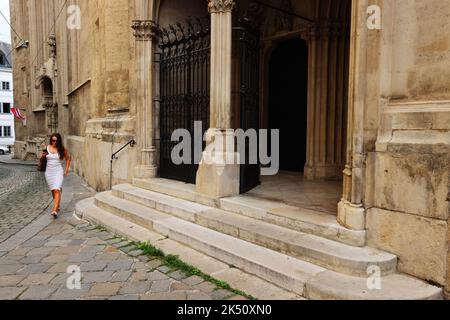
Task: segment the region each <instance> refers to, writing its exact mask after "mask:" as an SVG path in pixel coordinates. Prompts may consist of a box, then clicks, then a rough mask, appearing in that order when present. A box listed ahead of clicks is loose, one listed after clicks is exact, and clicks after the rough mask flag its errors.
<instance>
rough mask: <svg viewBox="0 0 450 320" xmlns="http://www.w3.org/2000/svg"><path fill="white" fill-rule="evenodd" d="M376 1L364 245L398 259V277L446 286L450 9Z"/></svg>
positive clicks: (402, 1)
mask: <svg viewBox="0 0 450 320" xmlns="http://www.w3.org/2000/svg"><path fill="white" fill-rule="evenodd" d="M378 3H379V4H380V5H381V6H382V7H383V29H382V30H381V32H380V31H373V32H372V37H373V36H374V35H375V33H376V32H378V37H379V38H378V42H376V43H378V45H379V50H376V52H378V53H379V56H378V58H376V59H374V60H370V61H369V68H370V70H371V72H372V74H374V75H377V78H378V80H376V81H375V83H377V85H376V86H377V87H378V88H379V89H378V90H375V92H376V94H377V96H378V98H377V99H373V98H371V99H368V100H366V113H367V114H368V115H370V114H375V110H379V113H378V114H379V121H377V122H378V124H379V127H378V138H377V141H376V143H375V145H373V144H372V143H370V142H369V141H370V139H371V138H370V136H368V134H367V133H368V132H369V131H370V130H371V129H370V128H373V123H374V121H371V120H375V118H374V117H371V116H368V117H366V123H365V127H366V128H369V130H366V139H365V141H366V143H365V148H366V151H367V155H366V161H365V165H366V175H365V178H366V180H365V208H366V209H367V222H366V227H367V230H368V244H369V245H370V246H373V247H378V248H380V249H383V250H386V251H389V252H392V253H394V254H396V255H397V256H398V257H399V270H400V271H402V272H405V273H407V274H411V275H413V276H416V277H419V278H422V279H425V280H427V281H430V282H432V283H435V284H438V285H440V286H443V287H445V286H447V287H448V286H449V284H450V277H449V267H450V264H449V258H448V257H449V223H448V221H449V201H448V193H449V167H450V156H449V155H450V101H449V98H450V94H449V90H448V88H449V87H450V83H448V77H447V76H445V72H443V70H448V69H449V67H450V62H449V61H450V60H449V59H448V55H449V51H448V47H447V46H448V45H449V44H450V35H449V34H444V33H442V32H440V31H439V30H442V29H441V28H442V27H444V26H446V25H447V26H448V25H449V23H450V22H449V21H448V18H446V17H448V15H449V14H450V4H448V3H446V2H443V1H426V0H421V1H416V2H414V3H412V2H411V1H407V0H397V1H378ZM372 40H373V38H372ZM374 48H376V45H373V44H369V45H368V46H367V49H368V50H372V52H375V51H374V50H373V49H374ZM369 56H370V55H369ZM444 78H445V79H444ZM372 80H374V79H372ZM373 92H374V90H372V91H371V93H370V95H369V94H367V98H369V97H373ZM372 132H373V131H372ZM371 136H373V135H371Z"/></svg>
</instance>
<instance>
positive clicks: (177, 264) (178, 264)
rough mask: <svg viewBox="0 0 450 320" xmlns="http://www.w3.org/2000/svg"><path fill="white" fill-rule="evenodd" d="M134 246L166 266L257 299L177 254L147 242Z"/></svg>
mask: <svg viewBox="0 0 450 320" xmlns="http://www.w3.org/2000/svg"><path fill="white" fill-rule="evenodd" d="M136 247H137V248H138V249H139V250H141V251H142V252H144V253H145V254H146V255H149V256H152V257H155V258H158V259H159V260H161V262H162V263H163V264H164V265H166V266H167V267H170V268H172V269H178V270H180V271H183V272H184V273H185V274H186V275H188V276H198V277H200V278H202V279H204V280H205V281H208V282H211V283H213V284H214V285H215V286H216V287H218V288H221V289H225V290H228V291H231V292H233V293H234V294H237V295H240V296H243V297H245V298H247V299H250V300H257V299H256V298H255V297H252V296H251V295H249V294H247V293H245V292H243V291H240V290H237V289H234V288H232V287H231V286H230V285H229V284H228V283H226V282H225V281H220V280H218V279H215V278H213V277H211V276H210V275H207V274H206V273H204V272H202V271H201V270H199V269H198V268H195V267H193V266H191V265H189V264H187V263H186V262H183V261H182V260H180V259H179V258H178V256H174V255H166V254H164V252H162V251H161V250H159V249H158V248H155V247H154V246H152V245H151V244H150V243H148V242H147V243H138V244H136Z"/></svg>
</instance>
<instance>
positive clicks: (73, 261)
mask: <svg viewBox="0 0 450 320" xmlns="http://www.w3.org/2000/svg"><path fill="white" fill-rule="evenodd" d="M0 186H1V187H0V200H1V201H0V203H1V209H0V212H1V213H0V226H1V229H0V232H1V240H0V300H4V299H10V300H13V299H21V300H22V299H127V300H138V299H142V300H145V299H149V300H213V299H215V300H222V299H244V298H243V297H241V296H238V295H236V294H235V293H233V292H232V291H228V290H224V289H220V288H216V286H215V285H214V284H212V283H211V282H208V281H204V279H202V278H200V277H198V276H188V275H186V274H184V273H183V272H181V271H180V270H176V269H171V268H169V267H167V266H165V265H163V263H162V262H161V260H159V259H157V258H155V257H150V256H147V255H143V252H142V251H140V250H137V248H136V247H135V245H133V244H131V243H130V242H128V241H126V240H124V239H121V238H118V237H115V236H114V235H113V234H111V233H109V232H106V231H104V230H101V229H99V228H97V227H96V226H92V225H89V224H86V223H84V222H82V221H79V220H77V219H75V218H74V216H73V212H74V207H75V204H76V202H77V201H79V200H81V199H83V198H87V197H90V196H92V195H93V193H94V192H93V191H92V190H90V189H89V188H87V187H86V186H85V185H84V184H83V182H82V181H81V179H80V178H78V177H76V176H74V175H70V176H69V177H68V178H67V179H66V181H65V184H64V188H63V189H64V193H63V203H62V208H64V209H63V214H62V215H61V217H60V218H59V219H58V220H56V221H55V220H52V218H51V217H50V215H49V212H48V209H46V208H47V207H48V206H49V204H50V200H51V196H50V193H49V192H48V190H47V186H46V183H45V179H43V176H42V175H41V174H39V173H36V171H35V168H33V167H25V166H17V165H4V164H0ZM43 211H44V213H43V214H42V212H43ZM68 267H75V268H77V267H78V268H80V270H81V289H73V290H71V289H68V287H67V279H68V278H69V277H70V276H71V275H72V274H69V273H68Z"/></svg>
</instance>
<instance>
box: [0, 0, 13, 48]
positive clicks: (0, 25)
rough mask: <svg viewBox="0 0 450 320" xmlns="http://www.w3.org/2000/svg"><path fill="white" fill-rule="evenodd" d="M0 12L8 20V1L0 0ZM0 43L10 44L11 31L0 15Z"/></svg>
mask: <svg viewBox="0 0 450 320" xmlns="http://www.w3.org/2000/svg"><path fill="white" fill-rule="evenodd" d="M0 11H1V12H2V13H3V14H4V15H5V17H6V18H7V19H8V20H10V19H9V0H0ZM0 41H4V42H8V43H11V29H10V27H9V25H8V23H7V22H6V21H5V19H4V18H3V17H2V16H1V15H0Z"/></svg>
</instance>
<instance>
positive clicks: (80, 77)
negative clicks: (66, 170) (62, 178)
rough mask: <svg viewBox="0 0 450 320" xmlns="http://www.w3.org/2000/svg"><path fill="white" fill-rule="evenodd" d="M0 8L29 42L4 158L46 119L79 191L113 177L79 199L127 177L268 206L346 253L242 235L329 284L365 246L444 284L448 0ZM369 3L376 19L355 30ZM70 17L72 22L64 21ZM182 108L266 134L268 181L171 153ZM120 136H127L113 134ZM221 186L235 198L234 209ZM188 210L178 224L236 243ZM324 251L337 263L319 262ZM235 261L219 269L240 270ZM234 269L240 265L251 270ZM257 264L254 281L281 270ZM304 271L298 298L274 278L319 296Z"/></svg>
mask: <svg viewBox="0 0 450 320" xmlns="http://www.w3.org/2000/svg"><path fill="white" fill-rule="evenodd" d="M10 3H11V20H12V24H13V27H14V28H15V30H16V31H17V32H18V34H20V35H21V36H22V38H24V39H28V40H29V47H28V48H19V49H16V50H15V51H14V53H13V59H14V83H15V87H14V96H15V102H14V104H15V107H18V108H20V109H21V110H22V113H24V114H26V115H27V119H28V121H27V125H26V127H24V126H23V125H22V124H21V123H20V124H19V123H16V140H17V142H16V145H15V149H14V151H15V156H16V157H18V158H22V159H30V158H33V157H36V155H37V154H38V150H39V149H40V148H42V146H43V145H44V144H45V143H46V139H47V137H48V135H49V134H51V133H52V132H56V131H57V132H60V133H61V134H62V135H63V136H64V139H65V143H66V145H67V147H68V148H69V149H70V151H71V153H72V155H73V160H74V161H73V169H74V171H75V172H76V173H77V174H79V175H80V176H82V177H84V178H85V179H86V181H87V182H88V183H89V184H90V185H91V186H92V187H94V188H96V189H97V190H98V191H104V190H109V189H110V184H111V185H112V186H124V185H126V186H129V187H128V189H127V188H125V189H124V188H122V189H121V188H120V187H119V188H116V189H114V188H113V191H112V193H105V194H102V195H101V196H100V198H96V199H95V201H94V202H92V203H91V204H90V205H91V206H97V207H98V208H100V209H101V210H105V211H109V212H115V211H114V210H113V209H114V208H111V207H110V206H111V203H113V202H114V201H110V204H107V203H106V202H107V201H106V200H105V199H106V198H105V197H107V196H116V197H119V198H121V201H123V199H127V198H126V192H128V191H129V192H131V191H130V190H131V189H130V188H137V189H142V190H147V191H148V190H150V191H151V192H159V193H162V194H165V195H166V196H171V197H174V198H176V199H182V200H183V201H190V202H194V203H196V204H198V205H201V206H208V207H213V208H215V209H216V210H222V211H226V212H228V211H230V212H231V211H233V212H234V213H233V214H237V213H239V214H244V215H247V218H252V219H257V220H258V223H259V221H260V220H264V219H265V218H267V217H268V215H267V214H275V213H274V212H275V211H276V210H275V207H276V205H275V204H274V203H279V205H280V206H282V207H283V206H287V207H283V208H284V209H283V210H284V211H283V210H281V211H283V213H280V212H281V211H280V212H278V214H279V215H278V216H277V217H278V218H273V219H269V218H267V219H266V220H264V223H266V224H268V225H265V226H266V227H270V225H275V226H274V228H275V227H276V228H278V227H286V230H290V231H292V230H295V231H299V232H300V231H301V232H302V234H312V235H313V236H314V237H316V238H314V239H315V240H314V241H316V239H318V238H321V237H323V238H325V239H326V241H333V243H328V242H327V243H326V244H324V246H330V248H331V247H333V246H334V245H335V243H345V248H344V247H342V248H341V247H337V248H338V249H336V251H339V250H341V249H342V250H343V252H345V253H343V254H342V256H339V257H338V258H336V257H335V256H334V254H336V255H337V254H338V253H336V252H335V253H329V255H328V256H327V257H328V258H324V256H320V257H319V254H316V255H315V254H305V253H304V252H302V253H298V252H297V253H292V252H291V251H295V250H294V249H292V250H287V249H284V248H285V247H283V245H279V246H277V244H276V243H278V242H277V241H281V240H280V239H277V241H275V240H273V239H272V240H273V241H272V240H270V241H269V240H267V241H264V240H261V238H258V237H257V236H255V237H254V238H251V239H240V241H241V240H245V241H247V242H249V243H251V244H253V245H258V246H261V247H264V248H268V249H270V250H274V251H278V252H281V253H282V254H283V255H287V256H294V257H297V258H299V259H302V260H305V261H307V262H308V263H312V264H314V265H318V266H320V267H321V268H325V270H330V272H337V273H338V274H341V273H342V274H344V275H343V276H342V277H343V278H342V279H344V278H345V277H347V276H349V275H350V276H355V277H358V279H363V277H364V275H365V272H364V270H363V271H361V270H359V269H358V268H357V267H356V265H358V266H361V265H364V263H366V262H368V260H370V259H369V258H367V259H368V260H367V259H366V260H364V258H361V260H358V258H355V259H356V260H358V263H359V264H358V263H356V262H355V261H353V260H352V261H353V262H352V263H356V264H355V265H354V264H351V263H350V262H349V261H350V260H351V259H350V258H348V257H347V258H348V259H347V260H345V259H344V258H343V257H345V256H346V254H349V255H350V253H349V252H353V251H352V250H353V249H352V248H356V249H354V250H363V249H364V250H369V251H370V250H372V249H373V250H377V252H378V253H380V257H381V256H382V255H383V254H384V253H387V254H390V255H394V256H395V265H394V266H392V265H390V266H388V265H389V263H390V262H389V263H388V262H386V261H385V260H383V261H384V264H383V263H381V262H379V261H378V262H374V264H375V265H377V263H379V266H380V268H381V270H382V271H381V272H382V274H383V276H386V277H389V276H390V275H391V274H401V275H407V276H412V277H413V278H415V279H417V280H418V281H424V282H423V283H424V285H429V286H432V287H438V288H439V290H440V289H442V292H441V293H442V294H443V296H446V295H447V294H448V293H449V292H450V251H449V250H450V249H449V248H450V247H449V244H450V227H449V222H450V220H449V194H450V193H449V190H450V189H449V187H450V182H449V178H450V174H449V161H450V156H449V154H450V153H449V144H450V75H449V74H447V73H449V72H450V71H448V70H449V66H450V50H449V45H450V33H448V32H446V30H447V29H449V28H450V21H448V15H449V14H450V3H449V2H448V1H442V0H418V1H414V2H411V1H408V0H372V1H370V0H339V1H336V0H333V1H331V0H307V1H298V0H264V1H251V0H237V1H232V0H209V1H206V0H190V1H184V0H115V1H108V0H95V1H94V0H92V1H91V0H90V1H83V0H72V1H68V2H67V1H64V0H12V1H10ZM72 5H74V7H71V9H73V10H71V9H69V6H72ZM374 6H375V7H374ZM368 8H372V9H373V8H375V9H374V10H375V11H371V10H368ZM376 8H379V9H381V11H380V19H381V20H380V22H381V28H370V27H369V26H368V19H370V18H371V15H373V14H375V15H376V13H377V11H376ZM68 9H69V11H68ZM78 13H79V14H80V15H79V17H80V21H78V22H80V24H79V25H76V24H75V25H73V26H72V27H70V26H69V24H70V22H71V19H75V20H73V21H77V20H76V19H77V14H78ZM73 21H72V22H73ZM19 40H20V39H18V38H14V39H13V42H14V43H17V42H18V41H19ZM194 121H202V124H203V128H202V132H201V133H204V134H206V136H207V137H209V139H210V142H209V143H211V141H214V140H216V139H219V138H224V137H228V136H230V135H232V134H233V132H234V131H233V130H235V129H238V128H242V129H245V130H246V129H250V128H255V129H280V169H281V173H280V174H279V177H280V176H281V177H282V178H280V179H279V180H277V179H276V178H270V177H261V176H260V167H259V165H256V166H255V165H238V164H222V163H213V164H208V163H206V162H205V161H202V162H200V164H199V165H195V164H193V165H182V166H176V165H174V164H173V163H171V161H170V151H171V149H172V148H173V146H174V144H173V142H172V141H170V135H171V133H172V132H173V131H174V130H175V129H177V128H184V129H186V130H187V131H189V132H193V131H194V130H193V122H194ZM132 140H134V141H135V144H133V143H132V144H131V145H128V144H127V143H129V142H130V141H132ZM123 146H126V147H125V148H124V149H123V150H122V151H121V152H120V153H118V154H117V156H118V159H114V160H113V161H112V162H111V155H112V153H114V152H115V151H117V150H119V149H120V148H121V147H123ZM229 153H231V154H232V155H231V157H234V156H235V154H234V153H235V151H234V150H230V149H228V146H227V147H226V148H225V149H224V150H223V156H224V157H226V156H227V154H229ZM206 156H208V151H207V150H206V151H205V152H204V153H203V159H204V158H205V157H206ZM111 163H112V166H111ZM290 173H295V174H290ZM271 179H272V180H271ZM170 181H174V186H176V187H173V186H172V185H170ZM176 181H177V183H178V184H176V183H175V182H176ZM169 185H170V188H169V187H168V186H169ZM335 186H337V187H335ZM177 188H178V189H177ZM169 189H170V190H171V191H170V190H169ZM175 189H177V190H175ZM279 189H282V190H285V191H286V192H278V191H277V190H279ZM127 190H128V191H127ZM186 190H187V191H186ZM321 190H328V191H323V192H322V191H321ZM281 193H284V194H281ZM302 193H305V194H306V193H307V194H308V197H306V196H305V197H303V198H302V197H301V194H302ZM140 194H141V195H142V194H144V193H140ZM290 195H292V197H291V196H290ZM102 197H104V198H102ZM136 197H137V196H135V197H134V198H133V199H134V200H135V201H136ZM289 197H290V198H289ZM249 198H251V199H249ZM223 199H231V200H233V199H234V200H236V199H237V200H236V202H234V203H233V205H234V207H233V208H234V209H233V210H232V208H231V207H232V206H231V204H230V203H231V200H230V201H228V200H225V201H222V200H223ZM293 199H294V200H293ZM128 200H130V201H131V196H130V198H129V199H128ZM141 200H142V199H141ZM234 200H233V201H234ZM238 200H239V201H240V202H239V201H238ZM244 200H246V201H247V200H248V201H249V202H248V203H245V204H244V202H243V201H244ZM102 201H103V202H104V203H103V202H102ZM180 201H181V200H180ZM227 201H228V202H227ZM258 201H271V206H273V208H272V207H271V209H270V210H269V209H267V211H264V217H262V216H261V215H258V217H256V216H255V215H256V214H255V215H253V216H252V215H251V214H250V213H249V212H250V211H251V210H250V209H249V208H250V204H249V203H251V204H252V206H253V205H255V206H258V205H261V206H263V204H262V202H261V203H259V202H258ZM308 201H309V202H308ZM102 203H103V204H102ZM236 203H238V204H239V205H240V206H241V207H238V208H237V207H236V206H237V205H236ZM324 203H328V204H329V205H326V206H325V205H324ZM143 204H144V202H143V200H142V201H141V202H140V205H143ZM225 204H228V207H227V206H226V205H225ZM265 204H266V205H267V204H268V202H265ZM245 206H247V207H245ZM86 208H87V207H86ZM156 208H158V207H157V206H156ZM245 208H247V209H245ZM258 208H259V209H261V207H258ZM252 209H253V210H256V209H255V208H254V207H252ZM86 210H87V211H86V212H87V213H85V214H86V216H87V217H89V209H86ZM92 210H93V211H92V212H96V211H95V210H94V209H92ZM205 210H206V209H205ZM249 210H250V211H249ZM264 210H266V209H264ZM289 210H291V211H290V212H291V213H290V215H289V214H288V213H287V211H289ZM292 210H293V211H294V212H299V215H298V216H295V214H293V213H292ZM302 210H303V211H302ZM304 210H308V215H309V216H308V217H310V218H308V219H309V220H308V219H307V218H306V217H305V216H304V215H305V211H304ZM81 211H83V210H81ZM116 211H117V210H116ZM159 211H164V210H162V209H161V210H159ZM169 211H170V210H169ZM172 211H174V210H172ZM252 212H256V211H252ZM258 212H259V213H260V212H262V211H258ZM314 212H317V217H318V220H320V219H321V218H320V217H323V215H324V214H326V217H324V218H323V219H325V220H326V221H329V220H327V219H329V218H330V217H332V220H333V221H332V223H330V224H324V223H323V222H320V221H319V222H317V219H315V218H314ZM166 213H173V212H166ZM215 214H218V213H217V212H215ZM81 215H83V212H81ZM92 215H94V213H92ZM293 215H294V217H293ZM211 216H213V215H211ZM249 216H250V217H249ZM124 217H125V216H122V218H124ZM280 217H281V218H280ZM311 217H312V218H311ZM289 219H291V220H289ZM94 220H95V219H94ZM100 220H101V219H100V218H98V219H97V220H96V221H97V222H98V221H100ZM188 220H189V219H188ZM225 220H226V219H225ZM288 220H289V221H291V222H292V221H293V222H292V224H290V223H288V222H286V221H288ZM325 220H324V221H325ZM199 221H200V220H199ZM199 221H197V220H195V219H194V221H190V222H191V223H197V224H200V225H202V224H203V227H208V228H210V229H213V230H215V231H216V232H219V231H220V232H222V233H225V234H228V235H231V236H234V237H237V238H239V236H235V235H234V234H230V233H229V232H227V231H224V230H219V229H220V227H219V226H216V227H214V226H213V224H212V222H211V223H205V222H204V220H202V221H203V222H199ZM236 221H237V220H236ZM281 221H285V222H281ZM230 223H231V222H230ZM236 223H237V222H236ZM106 224H107V223H106ZM205 224H208V225H205ZM231 224H232V223H231ZM294 225H295V226H294ZM304 225H310V226H312V227H311V228H309V227H308V228H306V227H305V228H304V227H303V226H304ZM164 230H166V229H164ZM277 230H278V229H277ZM333 230H337V231H336V232H337V234H336V235H331V233H333V232H334V231H333ZM254 232H255V234H259V233H258V230H256V231H254ZM286 232H288V231H286ZM286 234H287V233H286ZM346 235H347V236H348V238H345V237H346ZM261 236H263V235H261ZM344 238H345V239H344ZM180 241H181V240H180ZM186 241H187V240H186ZM283 241H284V240H283ZM181 242H183V241H181ZM268 242H270V244H267V243H268ZM282 243H285V242H282ZM187 245H189V246H191V247H193V248H194V249H197V248H196V246H195V245H194V244H192V243H187ZM336 245H337V244H336ZM211 246H212V245H211ZM300 246H303V247H304V246H306V245H305V244H301V245H300ZM303 247H302V248H303ZM350 247H351V248H350ZM289 248H290V247H289ZM307 249H308V250H309V249H310V251H311V252H316V251H314V250H317V248H316V249H314V250H313V249H311V248H310V247H308V248H307ZM199 250H200V251H202V250H203V251H207V249H199ZM308 250H306V251H308ZM324 250H325V249H324ZM319 251H320V250H319ZM325 251H326V250H325ZM331 251H332V250H330V252H331ZM214 252H217V251H214ZM308 252H309V251H308ZM355 252H356V251H355ZM204 253H206V254H208V255H211V256H214V253H210V252H204ZM322 253H323V252H322ZM366 253H367V252H366V251H364V252H363V251H361V252H359V251H358V254H361V255H362V256H364V254H366ZM270 254H271V253H270ZM227 257H228V256H227ZM330 257H331V258H330ZM358 257H359V256H358ZM383 257H385V256H383ZM333 258H336V259H334V260H333ZM218 259H219V260H222V261H224V262H229V261H225V260H226V258H220V257H218ZM280 259H281V258H280ZM327 259H331V260H327ZM339 259H343V261H344V262H343V264H341V265H334V263H337V264H339V263H338V262H336V261H340V260H339ZM380 259H381V258H380ZM386 259H387V258H386ZM375 260H376V259H375ZM381 260H382V259H381ZM387 260H389V259H387ZM239 261H240V260H238V262H236V261H233V265H236V266H237V267H239V266H240V265H239ZM333 261H334V262H333ZM229 263H230V264H231V262H229ZM255 263H256V262H255ZM281 263H282V262H280V264H281ZM345 263H348V265H345ZM249 265H250V264H248V263H247V264H246V263H242V267H241V268H242V269H243V270H245V271H247V272H249V273H252V274H255V275H256V276H259V277H261V278H265V277H266V276H267V275H265V274H261V273H260V272H263V271H261V270H263V268H258V267H257V266H255V267H254V268H252V267H249ZM343 265H345V266H346V267H343ZM364 266H365V265H364ZM274 268H276V267H274ZM358 270H359V271H358ZM318 273H320V272H318ZM274 274H277V273H276V272H275V271H274V272H272V273H270V275H271V276H273V275H274ZM280 274H281V271H280ZM333 275H334V273H333ZM271 276H267V278H268V281H269V282H273V283H274V282H276V279H279V278H276V277H275V276H274V277H275V278H270V277H271ZM286 277H287V278H286V279H290V278H289V276H286ZM324 277H325V276H324ZM312 278H314V279H315V280H314V281H315V282H314V281H313V282H312V284H311V287H309V284H308V281H306V282H305V283H306V284H304V286H305V287H304V288H307V289H308V290H306V291H307V292H309V296H308V295H307V294H306V293H304V290H303V289H298V288H297V287H295V288H293V287H291V286H290V285H288V284H286V286H284V288H286V289H288V290H290V291H294V292H296V293H298V294H300V295H302V294H303V295H304V296H306V297H308V298H332V297H333V296H329V295H327V294H326V290H322V291H320V290H319V289H317V288H318V287H320V286H316V287H314V283H318V282H320V281H322V283H326V281H327V280H326V279H325V278H320V277H317V278H316V274H314V277H312ZM339 279H340V278H339ZM345 279H346V278H345ZM292 281H294V280H292ZM336 281H337V282H338V280H336ZM342 281H344V280H342ZM405 281H406V280H405ZM294 282H295V281H294ZM388 282H389V281H388ZM399 283H401V282H399ZM425 283H427V284H425ZM408 285H409V283H408V284H406V286H408ZM281 286H283V285H281ZM324 286H325V285H322V287H320V288H324ZM411 286H412V287H414V285H413V284H411ZM313 287H314V288H316V290H313ZM302 288H303V287H302ZM430 290H431V291H430V292H433V290H432V289H430ZM306 291H305V292H306ZM350 291H351V289H350ZM394 291H395V290H394ZM313 292H315V293H316V295H314V294H313ZM324 292H325V293H324ZM441 293H439V295H440V294H441ZM337 297H338V298H342V296H339V295H338V296H337ZM423 297H425V298H430V297H434V298H436V297H437V296H436V295H433V294H430V295H426V294H424V296H423Z"/></svg>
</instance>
